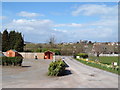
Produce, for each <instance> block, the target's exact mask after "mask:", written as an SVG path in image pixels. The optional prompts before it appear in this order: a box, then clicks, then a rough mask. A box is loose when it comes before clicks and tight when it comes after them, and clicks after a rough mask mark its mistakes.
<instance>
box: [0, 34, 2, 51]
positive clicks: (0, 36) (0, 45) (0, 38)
mask: <svg viewBox="0 0 120 90" xmlns="http://www.w3.org/2000/svg"><path fill="white" fill-rule="evenodd" d="M0 51H2V33H1V32H0Z"/></svg>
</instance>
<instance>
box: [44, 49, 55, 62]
mask: <svg viewBox="0 0 120 90" xmlns="http://www.w3.org/2000/svg"><path fill="white" fill-rule="evenodd" d="M44 55H45V56H44V59H50V60H52V59H53V55H54V53H53V52H51V51H46V52H45V53H44Z"/></svg>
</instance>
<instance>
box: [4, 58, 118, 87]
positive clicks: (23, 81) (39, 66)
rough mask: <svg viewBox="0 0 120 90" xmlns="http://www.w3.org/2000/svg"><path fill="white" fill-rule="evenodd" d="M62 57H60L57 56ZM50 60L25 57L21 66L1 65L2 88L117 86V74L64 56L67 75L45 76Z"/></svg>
mask: <svg viewBox="0 0 120 90" xmlns="http://www.w3.org/2000/svg"><path fill="white" fill-rule="evenodd" d="M58 58H62V57H58ZM50 62H51V60H32V59H25V60H24V62H23V67H7V66H5V67H3V69H2V76H3V77H2V87H3V88H118V76H117V75H116V74H112V73H109V72H106V71H103V70H100V69H96V68H92V67H89V66H86V65H83V64H81V63H80V62H78V61H76V60H74V59H72V58H71V57H65V62H66V63H67V64H68V66H69V67H67V70H68V71H69V72H68V75H65V76H61V77H51V76H47V72H48V66H49V64H50Z"/></svg>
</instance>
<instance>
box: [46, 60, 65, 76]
mask: <svg viewBox="0 0 120 90" xmlns="http://www.w3.org/2000/svg"><path fill="white" fill-rule="evenodd" d="M65 65H66V64H65V63H64V62H63V61H61V60H59V61H55V62H51V63H50V65H49V68H48V75H49V76H61V75H63V74H64V71H65Z"/></svg>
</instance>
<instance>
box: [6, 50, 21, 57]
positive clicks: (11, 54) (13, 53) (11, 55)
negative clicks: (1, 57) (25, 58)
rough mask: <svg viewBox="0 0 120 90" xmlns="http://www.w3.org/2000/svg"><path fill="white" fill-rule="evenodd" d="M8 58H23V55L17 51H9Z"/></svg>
mask: <svg viewBox="0 0 120 90" xmlns="http://www.w3.org/2000/svg"><path fill="white" fill-rule="evenodd" d="M6 56H7V57H16V56H21V57H22V55H21V54H19V53H18V52H17V51H16V50H8V51H7V52H6Z"/></svg>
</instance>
